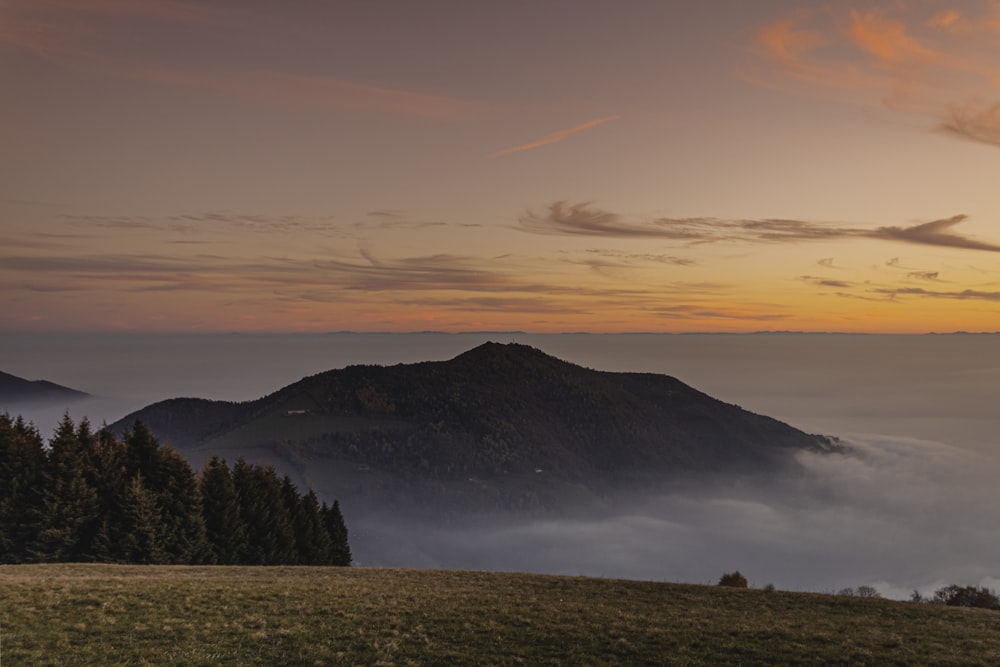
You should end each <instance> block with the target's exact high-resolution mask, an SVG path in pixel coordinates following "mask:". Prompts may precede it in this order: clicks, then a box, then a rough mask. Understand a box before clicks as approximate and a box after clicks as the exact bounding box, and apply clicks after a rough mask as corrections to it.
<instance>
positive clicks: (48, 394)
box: [0, 371, 89, 406]
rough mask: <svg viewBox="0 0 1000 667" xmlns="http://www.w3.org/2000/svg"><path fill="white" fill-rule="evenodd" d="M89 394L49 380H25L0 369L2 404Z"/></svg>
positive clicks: (51, 401)
mask: <svg viewBox="0 0 1000 667" xmlns="http://www.w3.org/2000/svg"><path fill="white" fill-rule="evenodd" d="M88 396H89V394H86V393H84V392H82V391H77V390H76V389H70V388H69V387H63V386H62V385H58V384H55V383H54V382H48V381H47V380H25V379H24V378H19V377H17V376H16V375H11V374H9V373H4V372H2V371H0V406H4V405H17V404H20V403H29V402H31V403H57V402H59V401H78V400H80V399H84V398H87V397H88Z"/></svg>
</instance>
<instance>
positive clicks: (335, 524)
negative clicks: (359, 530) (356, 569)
mask: <svg viewBox="0 0 1000 667" xmlns="http://www.w3.org/2000/svg"><path fill="white" fill-rule="evenodd" d="M320 513H321V514H322V516H323V525H324V526H325V527H326V530H327V533H328V534H329V535H330V542H331V545H332V546H331V549H330V561H329V562H330V565H340V566H348V565H350V564H351V561H352V558H351V547H350V545H349V544H348V541H347V524H346V523H344V515H343V514H341V513H340V503H339V502H337V501H336V500H334V501H333V506H332V507H327V505H326V503H325V502H324V503H323V507H322V508H321V510H320Z"/></svg>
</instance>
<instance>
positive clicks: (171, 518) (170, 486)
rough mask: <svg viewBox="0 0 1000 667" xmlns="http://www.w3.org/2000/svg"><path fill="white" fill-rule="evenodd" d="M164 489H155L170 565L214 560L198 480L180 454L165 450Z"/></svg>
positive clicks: (161, 463) (160, 464)
mask: <svg viewBox="0 0 1000 667" xmlns="http://www.w3.org/2000/svg"><path fill="white" fill-rule="evenodd" d="M158 454H159V462H158V468H159V471H160V486H159V487H157V488H153V489H151V491H152V493H153V496H154V498H155V499H156V504H157V507H158V509H159V513H160V523H159V529H160V531H161V535H162V537H161V541H162V544H163V550H164V555H165V558H166V560H167V562H170V563H179V564H184V563H203V562H206V561H207V560H209V559H210V556H209V554H210V550H209V547H208V539H207V536H206V531H205V517H204V514H203V513H202V504H201V498H200V495H199V490H198V480H197V478H196V477H195V475H194V472H193V471H192V470H191V466H189V465H188V463H187V461H185V460H184V458H183V457H181V455H180V454H178V453H177V452H175V451H174V450H172V449H170V448H169V447H167V446H164V447H161V448H160V450H159V452H158Z"/></svg>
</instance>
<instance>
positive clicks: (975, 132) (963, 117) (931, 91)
mask: <svg viewBox="0 0 1000 667" xmlns="http://www.w3.org/2000/svg"><path fill="white" fill-rule="evenodd" d="M928 7H929V5H928V4H927V3H902V2H900V3H892V4H885V3H883V4H882V6H879V7H875V8H871V9H868V10H864V11H859V10H858V9H856V8H852V7H851V6H848V5H837V4H828V5H826V6H823V7H817V8H812V9H799V10H796V11H794V12H793V13H791V14H790V15H787V16H785V17H783V18H779V19H777V20H775V21H773V22H771V23H770V24H768V25H766V26H763V27H762V28H761V29H760V30H759V31H758V33H757V53H758V55H759V56H760V60H759V61H758V63H757V67H756V69H754V68H751V70H749V71H748V72H747V73H746V74H745V77H746V78H747V79H749V80H751V81H754V82H756V83H759V84H762V85H768V86H770V87H772V88H778V89H781V90H785V91H786V92H791V93H797V94H804V95H809V96H819V97H825V98H832V99H838V100H840V101H848V102H855V103H860V104H865V105H871V104H878V105H880V106H882V107H883V108H885V109H889V110H891V111H893V112H896V113H904V114H908V115H911V116H915V117H919V118H924V119H926V118H930V119H933V127H934V128H936V129H938V130H941V131H943V132H946V133H948V134H950V135H953V136H957V137H962V138H965V139H969V140H972V141H976V142H980V143H985V144H989V145H1000V110H998V106H997V105H996V104H995V103H984V102H983V100H989V99H991V98H995V97H996V94H997V87H998V81H1000V80H998V75H997V70H996V67H995V63H996V62H997V60H998V58H1000V47H998V43H1000V42H998V39H997V38H998V37H1000V5H997V4H996V3H977V4H976V5H975V6H974V7H966V8H963V9H962V10H961V11H959V10H957V9H954V8H946V9H944V10H941V9H939V8H931V9H930V10H928Z"/></svg>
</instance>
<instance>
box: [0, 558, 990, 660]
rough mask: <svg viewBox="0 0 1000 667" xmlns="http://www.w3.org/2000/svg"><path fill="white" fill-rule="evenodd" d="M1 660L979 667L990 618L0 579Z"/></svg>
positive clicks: (795, 606)
mask: <svg viewBox="0 0 1000 667" xmlns="http://www.w3.org/2000/svg"><path fill="white" fill-rule="evenodd" d="M0 633H2V637H0V664H5V665H6V664H11V665H21V664H32V665H56V664H58V665H94V664H102V665H124V664H129V665H143V664H172V665H220V664H234V665H235V664H239V665H279V664H280V665H341V664H343V665H362V664H363V665H374V664H380V665H407V664H469V665H471V664H479V665H483V664H530V665H588V664H602V665H603V664H632V665H736V664H743V665H806V664H808V665H861V664H892V665H990V664H1000V613H997V612H990V611H985V610H976V609H955V608H949V607H942V606H936V605H926V604H914V603H906V602H890V601H885V600H873V599H863V598H852V597H843V596H831V595H819V594H807V593H786V592H766V591H759V590H745V589H744V590H741V589H725V588H719V587H715V586H694V585H678V584H665V583H651V582H637V581H623V580H610V579H585V578H574V577H553V576H539V575H527V574H504V573H484V572H457V571H418V570H386V569H362V568H307V567H281V568H227V567H167V566H164V567H159V566H113V565H19V566H3V567H0Z"/></svg>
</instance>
